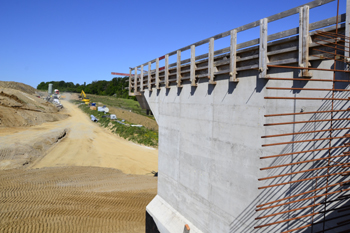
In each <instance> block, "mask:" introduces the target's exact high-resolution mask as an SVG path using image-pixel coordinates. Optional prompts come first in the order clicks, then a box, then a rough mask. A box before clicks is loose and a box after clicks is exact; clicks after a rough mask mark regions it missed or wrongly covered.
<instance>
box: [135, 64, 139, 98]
mask: <svg viewBox="0 0 350 233" xmlns="http://www.w3.org/2000/svg"><path fill="white" fill-rule="evenodd" d="M138 92H139V91H138V86H137V67H135V74H134V94H137V93H138Z"/></svg>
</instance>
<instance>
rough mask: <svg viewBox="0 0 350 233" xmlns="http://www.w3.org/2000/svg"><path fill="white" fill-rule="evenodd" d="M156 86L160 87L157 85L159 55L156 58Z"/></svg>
mask: <svg viewBox="0 0 350 233" xmlns="http://www.w3.org/2000/svg"><path fill="white" fill-rule="evenodd" d="M156 88H157V89H160V87H159V57H158V58H157V59H156Z"/></svg>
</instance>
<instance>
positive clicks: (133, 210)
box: [0, 167, 157, 233]
mask: <svg viewBox="0 0 350 233" xmlns="http://www.w3.org/2000/svg"><path fill="white" fill-rule="evenodd" d="M0 186H1V189H0V196H1V202H0V209H1V213H0V216H1V217H0V232H67V233H68V232H101V233H104V232H125V233H132V232H145V228H144V222H145V209H146V205H147V204H148V203H149V202H150V201H151V200H152V198H153V197H154V196H155V195H156V192H157V191H156V186H157V179H156V178H155V177H150V176H136V175H125V174H123V173H122V172H120V171H118V170H115V169H107V168H96V167H66V168H43V169H34V170H22V169H21V170H19V169H13V170H7V171H0Z"/></svg>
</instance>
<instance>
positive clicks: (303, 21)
mask: <svg viewBox="0 0 350 233" xmlns="http://www.w3.org/2000/svg"><path fill="white" fill-rule="evenodd" d="M309 10H310V7H309V6H303V7H300V9H299V56H298V57H299V59H298V60H299V66H300V67H309V44H310V36H309ZM300 76H302V77H311V76H312V73H311V72H309V71H308V70H301V71H300Z"/></svg>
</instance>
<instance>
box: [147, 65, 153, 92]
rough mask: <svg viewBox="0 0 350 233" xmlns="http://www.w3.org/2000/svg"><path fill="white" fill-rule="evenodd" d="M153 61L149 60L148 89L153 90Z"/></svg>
mask: <svg viewBox="0 0 350 233" xmlns="http://www.w3.org/2000/svg"><path fill="white" fill-rule="evenodd" d="M151 65H152V63H151V62H148V91H152V84H151V81H152V76H151Z"/></svg>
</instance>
